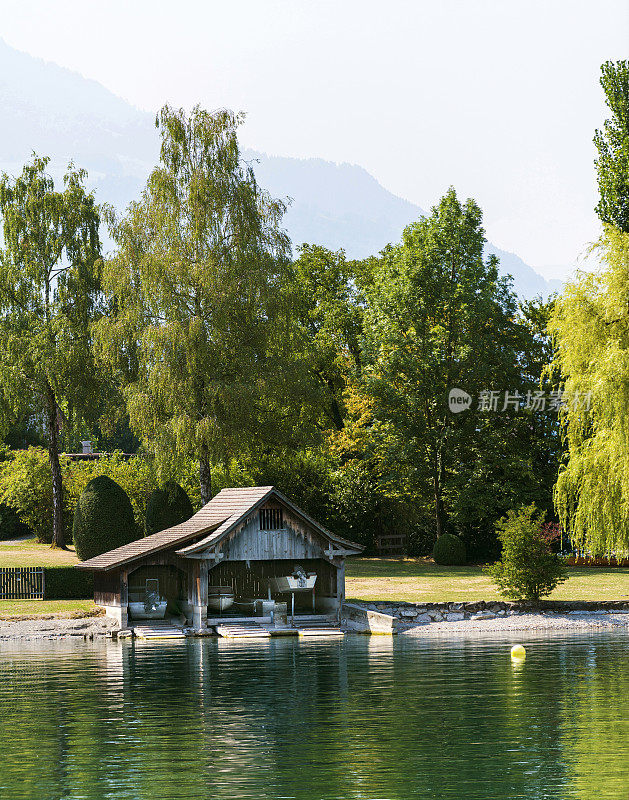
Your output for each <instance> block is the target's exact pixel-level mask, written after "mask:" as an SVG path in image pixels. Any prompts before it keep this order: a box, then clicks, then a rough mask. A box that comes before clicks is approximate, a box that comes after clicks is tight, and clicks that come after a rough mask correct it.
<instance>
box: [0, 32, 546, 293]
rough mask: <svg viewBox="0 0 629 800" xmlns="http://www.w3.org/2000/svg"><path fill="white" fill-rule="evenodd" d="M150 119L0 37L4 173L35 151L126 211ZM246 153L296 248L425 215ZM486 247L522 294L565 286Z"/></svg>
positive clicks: (335, 173)
mask: <svg viewBox="0 0 629 800" xmlns="http://www.w3.org/2000/svg"><path fill="white" fill-rule="evenodd" d="M154 120H155V118H154V115H152V114H149V113H147V112H145V111H141V110H139V109H137V108H134V107H133V106H132V105H130V104H129V103H127V102H126V101H124V100H123V99H122V98H120V97H117V96H116V95H114V94H113V93H111V92H109V91H108V90H107V89H105V87H103V86H102V85H101V84H99V83H97V82H96V81H93V80H89V79H87V78H84V77H83V76H81V75H79V74H78V73H75V72H72V71H71V70H68V69H65V68H63V67H59V66H58V65H56V64H52V63H49V62H45V61H43V60H41V59H37V58H33V57H32V56H30V55H27V54H26V53H22V52H19V51H17V50H15V49H13V48H11V47H9V46H8V45H7V44H6V43H5V42H4V41H2V40H0V169H1V170H5V171H8V172H10V173H15V172H17V171H19V170H20V169H21V166H22V164H23V163H24V161H25V160H27V159H28V158H29V157H30V155H31V153H32V152H33V151H35V152H37V153H38V154H40V155H49V156H50V157H51V164H50V170H51V173H52V174H53V175H54V176H55V177H58V176H60V175H61V174H62V172H63V171H64V169H65V167H66V166H67V163H68V161H69V160H70V159H72V160H74V162H75V163H76V164H77V165H78V166H82V167H85V168H86V169H87V170H88V172H89V176H90V185H91V186H93V187H94V189H95V191H96V195H97V198H98V200H99V201H101V202H103V201H105V202H108V203H111V204H112V205H114V206H115V207H116V208H117V209H118V210H119V211H123V210H124V209H125V208H126V207H127V205H128V204H129V203H130V202H131V201H132V200H134V199H136V198H137V197H139V195H140V192H141V190H142V187H143V186H144V183H145V181H146V177H147V175H148V174H149V172H150V170H151V169H152V167H153V165H154V164H155V163H156V161H157V158H158V153H159V138H158V135H157V132H156V130H155V125H154ZM243 155H244V157H245V159H247V160H250V161H252V162H255V163H254V164H253V166H254V170H255V172H256V175H257V177H258V180H259V182H260V184H261V186H262V187H263V188H265V189H266V190H267V191H269V192H270V193H271V194H272V195H274V196H277V197H290V198H291V200H292V202H291V204H290V207H289V209H288V211H287V214H286V216H285V220H284V224H285V226H286V229H287V230H288V232H289V234H290V236H291V239H292V241H293V244H294V245H295V246H296V245H299V244H301V243H303V242H312V243H317V244H322V245H325V246H326V247H329V248H331V249H333V250H338V249H340V248H343V249H344V250H345V251H346V253H347V255H348V257H350V258H364V257H366V256H369V255H374V254H376V253H378V252H379V251H380V250H381V249H382V248H383V247H384V246H385V245H386V244H388V243H390V242H396V241H399V240H400V238H401V234H402V230H403V229H404V227H405V226H406V225H408V224H409V223H410V222H412V221H414V220H416V219H417V218H418V217H419V216H421V215H423V213H424V212H423V211H422V209H421V208H419V206H416V205H414V204H413V203H410V202H409V201H408V200H404V199H402V198H400V197H397V196H396V195H394V194H392V193H391V192H389V191H388V190H387V189H385V188H384V187H383V186H381V185H380V184H379V183H378V181H377V180H376V179H375V178H374V177H373V176H372V175H370V174H369V173H368V172H367V171H366V170H365V169H363V168H362V167H359V166H356V165H352V164H334V163H332V162H330V161H324V160H323V159H320V158H308V159H295V158H286V157H281V156H269V155H266V154H263V153H257V152H255V151H252V150H245V151H244V154H243ZM487 249H488V251H489V252H493V253H495V254H496V255H497V256H498V257H499V258H500V263H501V266H500V269H501V272H502V273H503V274H507V273H509V274H511V275H512V276H513V279H514V288H515V290H516V291H517V292H518V294H519V295H521V296H522V297H529V298H530V297H534V296H536V295H538V294H541V295H543V296H547V295H548V294H550V293H551V292H552V291H554V290H556V289H559V288H560V286H561V282H560V281H547V280H546V279H545V278H543V277H542V276H541V275H539V274H538V273H536V272H535V270H533V269H532V268H531V267H529V266H528V265H527V264H525V263H524V261H522V259H520V258H519V257H518V256H517V255H515V254H513V253H507V252H505V251H502V250H499V249H498V248H496V247H494V245H492V244H488V246H487Z"/></svg>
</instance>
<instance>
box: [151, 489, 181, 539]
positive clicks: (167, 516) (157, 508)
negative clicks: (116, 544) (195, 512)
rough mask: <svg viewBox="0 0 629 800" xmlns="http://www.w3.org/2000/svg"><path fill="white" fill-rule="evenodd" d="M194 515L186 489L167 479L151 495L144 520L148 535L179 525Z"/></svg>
mask: <svg viewBox="0 0 629 800" xmlns="http://www.w3.org/2000/svg"><path fill="white" fill-rule="evenodd" d="M191 516H192V503H191V502H190V498H189V497H188V495H187V493H186V490H185V489H184V488H183V487H181V486H180V485H179V484H178V483H175V481H167V482H166V483H165V484H164V485H163V486H162V488H161V489H155V491H154V492H153V494H152V495H151V496H150V497H149V501H148V503H147V506H146V517H145V520H144V532H145V534H146V536H150V535H151V534H152V533H158V532H159V531H164V530H166V528H172V526H173V525H179V523H180V522H185V521H186V520H187V519H190V517H191Z"/></svg>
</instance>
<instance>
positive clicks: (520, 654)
mask: <svg viewBox="0 0 629 800" xmlns="http://www.w3.org/2000/svg"><path fill="white" fill-rule="evenodd" d="M511 658H513V659H515V660H516V661H523V660H524V659H525V658H526V650H525V649H524V648H523V647H522V645H521V644H514V645H513V647H512V648H511Z"/></svg>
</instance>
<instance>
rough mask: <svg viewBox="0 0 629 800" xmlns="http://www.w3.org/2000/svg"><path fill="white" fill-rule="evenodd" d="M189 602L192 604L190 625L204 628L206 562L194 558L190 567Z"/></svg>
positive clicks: (206, 582)
mask: <svg viewBox="0 0 629 800" xmlns="http://www.w3.org/2000/svg"><path fill="white" fill-rule="evenodd" d="M191 578H192V580H191V581H190V590H189V602H190V605H191V606H192V627H193V628H195V629H199V628H204V627H205V623H206V620H207V590H208V564H207V561H205V560H204V559H194V560H193V561H192V568H191Z"/></svg>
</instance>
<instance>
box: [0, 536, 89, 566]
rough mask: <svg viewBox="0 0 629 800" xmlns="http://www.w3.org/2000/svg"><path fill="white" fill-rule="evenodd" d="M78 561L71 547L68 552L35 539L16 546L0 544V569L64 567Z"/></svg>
mask: <svg viewBox="0 0 629 800" xmlns="http://www.w3.org/2000/svg"><path fill="white" fill-rule="evenodd" d="M78 561H79V559H78V558H77V557H76V553H75V552H74V548H73V547H72V545H70V548H69V549H68V550H59V549H57V548H55V549H53V548H52V547H51V546H50V545H49V544H41V543H40V542H38V541H37V540H36V539H24V540H23V541H21V542H18V543H17V544H7V543H6V542H0V567H66V566H68V565H70V564H77V563H78Z"/></svg>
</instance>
